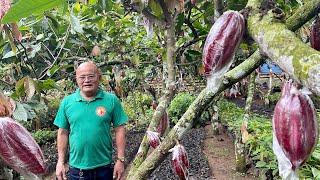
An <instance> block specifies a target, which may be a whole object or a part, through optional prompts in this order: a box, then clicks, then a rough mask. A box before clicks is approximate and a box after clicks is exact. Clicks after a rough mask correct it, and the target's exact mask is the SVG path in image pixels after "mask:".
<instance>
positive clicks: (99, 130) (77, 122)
mask: <svg viewBox="0 0 320 180" xmlns="http://www.w3.org/2000/svg"><path fill="white" fill-rule="evenodd" d="M100 78H101V73H100V71H99V69H98V68H97V66H96V65H95V64H94V63H93V62H85V63H82V64H80V65H79V67H78V68H77V70H76V80H77V85H78V87H79V89H77V90H76V91H75V92H74V93H73V94H71V95H69V96H66V97H65V98H64V99H63V100H62V102H61V104H60V107H59V110H58V113H57V116H56V118H55V120H54V124H55V125H56V126H58V127H59V130H58V137H57V146H58V163H57V167H56V176H57V178H58V179H59V180H61V179H67V175H66V174H67V173H66V166H65V162H66V159H65V157H66V156H65V155H66V151H67V145H68V142H69V147H70V157H69V165H70V169H69V177H70V179H71V180H76V179H85V180H87V179H88V180H91V179H92V180H93V179H94V180H95V179H97V180H99V179H101V180H102V179H104V180H106V179H114V178H116V179H121V178H122V176H123V172H124V149H125V127H124V125H125V123H126V122H127V120H128V117H127V115H126V114H125V112H124V110H123V108H122V106H121V103H120V101H119V99H118V98H117V97H116V96H115V95H114V94H111V93H107V92H105V91H103V90H102V89H100V88H99V80H100ZM111 124H112V125H113V127H114V130H115V137H116V138H115V139H116V143H115V144H116V148H117V160H116V163H115V165H114V167H112V166H111V164H112V137H111V132H110V126H111Z"/></svg>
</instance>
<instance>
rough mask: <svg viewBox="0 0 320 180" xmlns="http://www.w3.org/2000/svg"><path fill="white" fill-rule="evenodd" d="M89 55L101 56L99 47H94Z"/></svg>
mask: <svg viewBox="0 0 320 180" xmlns="http://www.w3.org/2000/svg"><path fill="white" fill-rule="evenodd" d="M91 55H92V56H100V55H101V50H100V48H99V46H97V45H95V46H94V47H93V48H92V51H91Z"/></svg>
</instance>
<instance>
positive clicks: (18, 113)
mask: <svg viewBox="0 0 320 180" xmlns="http://www.w3.org/2000/svg"><path fill="white" fill-rule="evenodd" d="M13 117H14V119H16V120H19V121H27V120H28V112H27V110H26V109H25V108H24V106H23V105H22V104H21V103H19V102H16V109H15V111H14V112H13Z"/></svg>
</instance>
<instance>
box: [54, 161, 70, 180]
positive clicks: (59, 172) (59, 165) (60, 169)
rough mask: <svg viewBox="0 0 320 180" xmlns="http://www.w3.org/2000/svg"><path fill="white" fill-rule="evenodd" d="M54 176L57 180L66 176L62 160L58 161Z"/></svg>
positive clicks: (61, 179)
mask: <svg viewBox="0 0 320 180" xmlns="http://www.w3.org/2000/svg"><path fill="white" fill-rule="evenodd" d="M56 176H57V178H58V180H64V179H67V176H66V166H65V164H64V163H63V162H58V163H57V166H56Z"/></svg>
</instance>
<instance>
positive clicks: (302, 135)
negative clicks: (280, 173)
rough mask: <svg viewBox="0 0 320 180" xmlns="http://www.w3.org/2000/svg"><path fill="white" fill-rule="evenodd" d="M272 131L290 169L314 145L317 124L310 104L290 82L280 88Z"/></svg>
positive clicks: (294, 166) (309, 151)
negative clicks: (288, 162)
mask: <svg viewBox="0 0 320 180" xmlns="http://www.w3.org/2000/svg"><path fill="white" fill-rule="evenodd" d="M273 130H274V133H275V137H276V138H277V140H278V142H279V145H280V147H281V149H282V150H283V152H284V154H285V156H286V157H287V158H288V159H289V160H290V162H291V164H292V169H293V170H295V169H296V168H298V167H300V166H301V165H302V164H303V163H304V162H305V161H306V160H307V158H308V157H309V155H310V154H311V153H312V151H313V150H314V148H315V146H316V144H317V140H318V123H317V120H316V113H315V108H314V106H313V103H312V101H311V99H310V98H309V96H307V95H305V94H303V93H301V92H300V91H299V90H298V89H297V88H296V87H295V86H294V85H293V84H292V83H291V82H286V83H285V84H284V86H283V88H282V96H281V98H280V100H279V101H278V103H277V104H276V107H275V110H274V116H273Z"/></svg>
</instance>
